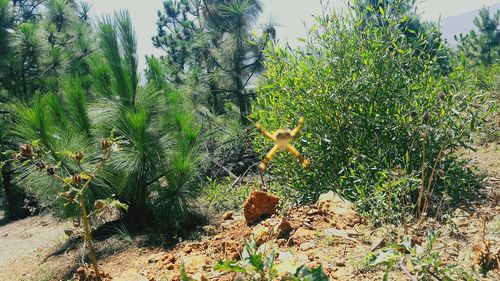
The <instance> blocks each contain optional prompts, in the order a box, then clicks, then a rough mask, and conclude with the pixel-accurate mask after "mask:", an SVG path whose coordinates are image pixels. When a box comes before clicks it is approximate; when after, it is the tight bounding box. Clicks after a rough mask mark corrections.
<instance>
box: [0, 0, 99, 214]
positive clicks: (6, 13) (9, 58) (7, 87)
mask: <svg viewBox="0 0 500 281" xmlns="http://www.w3.org/2000/svg"><path fill="white" fill-rule="evenodd" d="M9 2H10V3H9ZM0 7H1V9H0V11H1V15H0V16H1V17H2V20H1V22H2V23H1V24H2V26H4V25H8V26H5V27H4V28H2V31H1V32H3V33H6V34H5V36H3V35H2V39H1V42H0V48H1V49H2V52H1V55H0V68H1V70H2V71H1V72H0V73H1V74H0V91H1V92H2V95H3V99H4V100H3V102H4V103H6V102H8V101H12V100H22V101H23V102H27V103H29V101H30V100H31V99H32V98H33V97H34V96H35V95H37V93H39V92H41V93H44V94H48V93H51V92H57V91H58V81H57V80H58V77H60V76H61V75H62V74H64V73H67V72H69V73H75V74H78V75H80V76H82V77H85V75H84V74H85V73H86V72H88V66H86V64H87V63H86V59H87V58H88V55H89V54H90V53H91V52H92V48H91V44H90V42H91V40H90V38H89V36H91V34H92V32H90V25H89V23H88V22H87V18H88V17H87V13H88V7H89V6H88V5H86V4H82V5H77V4H76V3H75V2H74V1H69V0H49V1H45V0H19V1H4V0H2V2H1V6H0ZM7 18H8V19H7ZM5 48H8V49H5ZM4 50H5V52H4ZM0 110H2V112H4V113H6V111H5V110H4V109H3V106H2V108H0ZM3 118H5V120H6V122H5V123H3V124H2V125H3V126H5V128H4V130H2V132H5V133H6V134H7V133H8V132H9V129H10V120H11V117H10V116H8V115H4V116H3ZM0 142H1V145H2V148H3V150H7V149H10V150H17V145H18V144H17V143H15V138H13V137H5V138H2V139H1V141H0ZM2 160H6V159H2ZM2 175H3V185H4V188H5V190H6V191H7V190H10V191H12V193H14V194H16V196H14V197H11V198H10V199H12V200H8V201H9V205H11V206H23V205H24V195H23V191H22V190H20V189H19V188H18V187H16V186H15V185H13V184H12V183H11V180H12V179H13V178H14V175H13V174H12V171H11V170H10V165H4V166H3V167H2ZM10 191H8V192H7V193H11V192H10ZM16 198H17V199H16ZM16 209H17V210H21V209H22V208H16ZM20 212H21V213H22V214H20V215H16V214H14V213H15V212H12V213H13V216H15V217H22V216H24V215H26V212H25V211H20Z"/></svg>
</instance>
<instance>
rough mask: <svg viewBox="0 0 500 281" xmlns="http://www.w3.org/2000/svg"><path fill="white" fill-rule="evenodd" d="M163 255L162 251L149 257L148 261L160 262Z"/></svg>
mask: <svg viewBox="0 0 500 281" xmlns="http://www.w3.org/2000/svg"><path fill="white" fill-rule="evenodd" d="M162 257H163V254H162V253H159V254H155V255H151V256H150V257H149V259H148V262H149V263H155V262H158V261H159V260H161V259H162Z"/></svg>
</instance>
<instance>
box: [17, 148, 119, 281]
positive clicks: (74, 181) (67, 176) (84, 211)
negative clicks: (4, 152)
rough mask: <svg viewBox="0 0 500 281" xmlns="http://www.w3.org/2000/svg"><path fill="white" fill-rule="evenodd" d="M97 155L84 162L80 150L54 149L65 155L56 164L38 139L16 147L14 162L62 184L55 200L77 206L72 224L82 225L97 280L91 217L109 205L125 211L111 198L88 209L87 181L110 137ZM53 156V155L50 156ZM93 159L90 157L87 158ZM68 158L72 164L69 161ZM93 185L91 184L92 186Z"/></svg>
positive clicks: (104, 158) (103, 155)
mask: <svg viewBox="0 0 500 281" xmlns="http://www.w3.org/2000/svg"><path fill="white" fill-rule="evenodd" d="M100 146H101V153H100V155H94V157H95V158H94V159H91V160H89V161H88V162H89V163H86V162H87V161H84V158H85V154H84V153H83V152H82V151H77V152H72V151H65V152H54V153H55V154H61V155H66V156H67V158H66V159H64V160H61V161H59V162H57V163H51V160H50V159H51V158H49V157H47V155H49V154H50V153H51V152H47V151H45V150H44V149H43V147H42V146H39V144H38V141H33V142H31V144H24V145H22V146H21V147H20V152H19V154H18V155H17V157H16V158H17V159H16V163H20V165H21V166H23V167H24V168H26V169H27V173H37V174H44V175H46V176H47V177H49V178H51V179H53V180H55V181H56V182H59V183H60V184H62V188H63V191H61V192H59V196H58V198H59V199H62V200H63V201H64V202H65V203H64V206H65V207H66V208H72V207H74V206H77V208H78V209H79V213H78V217H79V218H78V219H74V221H73V226H74V227H75V228H78V227H80V222H81V223H82V228H83V238H84V239H85V242H86V243H87V247H88V251H89V257H90V260H91V263H92V267H93V268H94V271H95V272H96V276H97V279H98V280H100V274H99V267H98V264H97V258H96V252H95V247H94V243H93V242H92V228H93V227H92V220H93V218H95V217H96V216H98V215H99V214H101V213H102V212H103V211H105V210H108V209H109V208H119V209H123V210H127V208H128V206H127V205H125V204H123V203H120V202H119V201H118V200H114V199H111V198H106V199H98V200H95V201H94V202H93V203H94V206H93V207H94V208H93V211H90V212H89V210H88V206H87V204H88V202H86V197H87V192H88V190H89V189H90V188H91V184H92V183H93V181H94V180H95V179H96V178H97V173H98V172H99V171H100V170H101V169H102V168H103V167H104V165H105V163H106V161H107V160H108V159H109V155H110V152H111V150H112V149H111V147H112V140H109V139H102V140H101V143H100ZM54 158H55V157H54ZM89 158H93V157H89ZM68 160H71V162H73V163H69V161H68ZM93 187H95V186H93ZM65 232H66V234H67V235H72V234H73V233H75V231H73V230H71V229H69V230H66V231H65Z"/></svg>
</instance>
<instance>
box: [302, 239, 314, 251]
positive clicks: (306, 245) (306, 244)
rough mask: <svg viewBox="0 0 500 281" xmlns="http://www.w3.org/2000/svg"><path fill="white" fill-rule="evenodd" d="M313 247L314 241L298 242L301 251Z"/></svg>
mask: <svg viewBox="0 0 500 281" xmlns="http://www.w3.org/2000/svg"><path fill="white" fill-rule="evenodd" d="M314 247H316V243H314V242H312V241H309V242H304V243H302V244H300V250H302V251H307V250H310V249H312V248H314Z"/></svg>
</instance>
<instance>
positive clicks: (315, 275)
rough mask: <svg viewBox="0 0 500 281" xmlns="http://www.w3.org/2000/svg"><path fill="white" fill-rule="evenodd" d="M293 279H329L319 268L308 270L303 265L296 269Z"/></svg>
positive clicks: (308, 280)
mask: <svg viewBox="0 0 500 281" xmlns="http://www.w3.org/2000/svg"><path fill="white" fill-rule="evenodd" d="M293 276H294V277H298V278H300V280H303V281H328V280H329V278H328V276H326V274H325V272H324V271H323V268H322V267H321V265H320V266H318V267H316V268H308V267H307V266H305V265H302V266H300V267H299V268H297V271H296V272H295V274H294V275H293Z"/></svg>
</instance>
